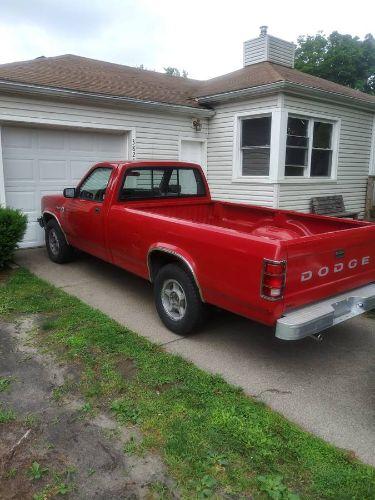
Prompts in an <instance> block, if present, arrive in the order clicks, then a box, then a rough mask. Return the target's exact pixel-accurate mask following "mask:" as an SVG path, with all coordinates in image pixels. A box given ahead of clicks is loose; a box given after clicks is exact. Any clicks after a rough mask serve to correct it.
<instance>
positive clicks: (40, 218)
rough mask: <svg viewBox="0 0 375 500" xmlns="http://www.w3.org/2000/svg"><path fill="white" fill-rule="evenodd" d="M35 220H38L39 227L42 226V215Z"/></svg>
mask: <svg viewBox="0 0 375 500" xmlns="http://www.w3.org/2000/svg"><path fill="white" fill-rule="evenodd" d="M37 221H38V224H39V226H40V227H41V228H44V218H43V217H39V218H38V219H37Z"/></svg>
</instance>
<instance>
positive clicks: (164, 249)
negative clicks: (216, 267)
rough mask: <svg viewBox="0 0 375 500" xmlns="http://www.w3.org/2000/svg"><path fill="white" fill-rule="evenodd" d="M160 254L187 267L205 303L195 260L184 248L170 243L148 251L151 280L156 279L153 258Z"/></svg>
mask: <svg viewBox="0 0 375 500" xmlns="http://www.w3.org/2000/svg"><path fill="white" fill-rule="evenodd" d="M156 252H157V253H160V254H165V255H166V256H168V255H169V256H172V257H173V260H177V261H179V262H181V263H182V264H183V265H184V267H186V268H187V269H188V270H189V271H190V273H191V275H192V276H193V279H194V281H195V284H196V286H197V289H198V291H199V295H200V298H201V300H202V302H204V297H203V293H202V289H201V287H200V285H199V281H198V277H197V267H196V264H195V262H194V259H193V258H192V257H191V255H189V254H188V253H187V252H186V251H185V250H183V249H182V248H178V247H176V246H174V245H170V244H168V243H156V244H155V245H152V246H151V247H150V249H149V251H148V254H147V267H148V275H149V280H150V281H151V282H153V279H154V276H153V275H154V273H153V269H152V256H153V255H155V253H156Z"/></svg>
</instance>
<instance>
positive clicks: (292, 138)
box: [286, 135, 309, 148]
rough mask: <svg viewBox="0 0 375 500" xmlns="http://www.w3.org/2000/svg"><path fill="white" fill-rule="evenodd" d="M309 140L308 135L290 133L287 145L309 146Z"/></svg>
mask: <svg viewBox="0 0 375 500" xmlns="http://www.w3.org/2000/svg"><path fill="white" fill-rule="evenodd" d="M308 141H309V140H308V138H307V137H299V136H297V135H288V136H287V138H286V143H287V146H301V147H303V148H307V147H308V144H309V142H308Z"/></svg>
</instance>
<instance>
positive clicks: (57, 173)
mask: <svg viewBox="0 0 375 500" xmlns="http://www.w3.org/2000/svg"><path fill="white" fill-rule="evenodd" d="M67 177H68V165H67V161H66V160H44V159H42V160H39V178H40V180H41V181H45V180H47V181H49V180H55V181H63V180H65V179H66V178H67Z"/></svg>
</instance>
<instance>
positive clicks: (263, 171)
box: [242, 148, 270, 175]
mask: <svg viewBox="0 0 375 500" xmlns="http://www.w3.org/2000/svg"><path fill="white" fill-rule="evenodd" d="M269 171H270V149H269V148H252V149H244V150H243V151H242V175H268V174H269Z"/></svg>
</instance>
